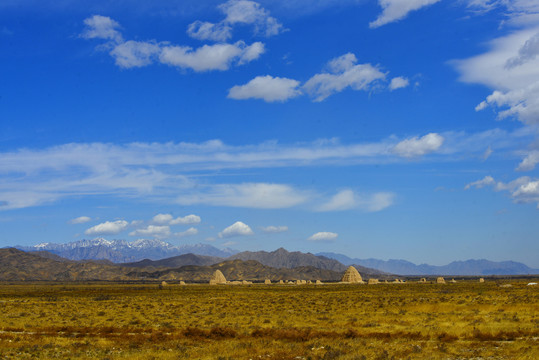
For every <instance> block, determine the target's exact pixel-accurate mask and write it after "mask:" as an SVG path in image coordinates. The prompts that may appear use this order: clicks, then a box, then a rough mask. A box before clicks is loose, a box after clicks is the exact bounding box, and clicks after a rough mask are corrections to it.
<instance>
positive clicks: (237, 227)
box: [218, 221, 254, 239]
mask: <svg viewBox="0 0 539 360" xmlns="http://www.w3.org/2000/svg"><path fill="white" fill-rule="evenodd" d="M248 235H254V232H253V230H251V228H250V227H249V225H247V224H244V223H242V222H241V221H236V222H235V223H234V224H232V225H230V226H229V227H227V228H226V229H224V230H223V231H221V232H220V233H219V235H218V236H219V238H221V239H223V238H231V237H235V236H248Z"/></svg>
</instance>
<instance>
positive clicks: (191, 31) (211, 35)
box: [187, 20, 232, 41]
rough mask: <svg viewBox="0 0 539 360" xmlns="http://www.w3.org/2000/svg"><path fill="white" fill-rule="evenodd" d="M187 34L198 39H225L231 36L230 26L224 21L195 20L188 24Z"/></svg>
mask: <svg viewBox="0 0 539 360" xmlns="http://www.w3.org/2000/svg"><path fill="white" fill-rule="evenodd" d="M187 34H188V35H189V36H190V37H192V38H195V39H198V40H213V41H226V40H228V39H230V38H231V37H232V27H231V26H229V25H227V24H225V23H218V24H214V23H211V22H207V21H200V20H197V21H195V22H193V23H191V24H189V26H188V27H187Z"/></svg>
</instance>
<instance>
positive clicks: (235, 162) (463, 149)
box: [0, 127, 536, 210]
mask: <svg viewBox="0 0 539 360" xmlns="http://www.w3.org/2000/svg"><path fill="white" fill-rule="evenodd" d="M439 135H440V136H441V137H442V138H443V139H444V142H443V146H441V147H440V148H439V149H437V151H436V154H433V155H432V156H436V160H437V161H441V162H444V161H445V162H447V161H455V160H459V159H463V158H468V159H470V158H472V159H478V160H480V159H481V157H482V156H483V154H484V152H485V148H487V147H489V146H490V147H491V149H492V150H493V151H495V152H496V153H497V154H499V156H505V157H507V158H516V156H518V154H523V151H522V149H521V146H522V144H523V143H525V142H528V141H532V140H533V138H534V136H536V133H535V132H534V131H532V129H531V128H530V127H522V128H519V129H516V130H514V131H512V132H508V131H505V130H501V129H492V130H486V131H483V132H479V133H472V134H469V133H465V132H462V131H460V132H445V133H441V134H439ZM407 140H410V139H407ZM418 140H419V139H418ZM402 142H403V139H402V138H399V137H397V136H390V137H388V138H385V139H380V140H378V141H375V142H363V143H348V144H343V143H341V142H340V141H339V140H338V139H321V140H316V141H312V142H304V143H291V144H280V143H278V142H263V143H259V144H252V145H251V144H248V145H238V146H231V145H228V144H224V143H223V142H222V141H219V140H211V141H207V142H202V143H184V142H180V143H172V142H170V143H130V144H104V143H72V144H65V145H59V146H53V147H47V148H42V149H20V150H14V151H8V152H0V210H10V209H17V208H25V207H31V206H38V205H44V204H48V203H52V202H54V201H57V200H58V199H62V198H70V197H81V196H84V197H89V196H113V197H130V198H138V199H146V200H151V201H158V202H161V203H166V204H170V203H174V202H176V200H177V199H178V198H179V199H180V201H179V202H180V203H183V204H207V205H217V206H237V207H244V206H245V207H258V208H285V207H292V206H297V205H301V204H308V203H309V202H311V203H310V205H312V207H311V208H317V206H316V204H313V203H312V202H313V201H314V200H316V199H320V198H321V196H320V195H317V193H316V192H315V191H313V192H310V191H305V190H301V189H297V188H295V187H293V186H290V185H286V184H268V183H254V184H211V183H210V184H201V183H199V180H198V178H196V177H190V176H189V175H183V174H190V173H193V172H200V171H208V170H211V171H215V170H225V169H256V168H267V169H269V168H279V167H310V166H328V165H338V166H355V165H359V164H388V163H402V162H406V161H404V160H403V159H406V157H402V155H403V154H408V155H410V156H411V155H412V154H418V153H421V152H424V151H426V149H425V147H420V150H421V149H422V150H421V151H419V150H414V151H412V150H407V151H404V149H401V150H402V151H404V152H403V153H401V154H399V153H397V152H396V150H395V146H397V145H398V144H399V143H402ZM408 143H410V141H408ZM412 143H413V142H412ZM420 143H421V142H420ZM405 144H406V142H405ZM400 148H405V147H404V146H403V145H401V146H400ZM431 149H432V147H431ZM427 150H428V149H427ZM427 160H428V159H422V158H419V159H417V161H427ZM530 160H531V158H530ZM526 163H527V162H524V163H523V164H526ZM530 164H531V163H530ZM522 166H524V165H522ZM521 169H522V170H523V169H524V167H522V168H521ZM13 174H17V176H13ZM30 189H31V190H30ZM321 190H322V191H324V189H321ZM368 196H369V195H367V198H368ZM361 199H364V196H362V197H361ZM360 209H361V207H360Z"/></svg>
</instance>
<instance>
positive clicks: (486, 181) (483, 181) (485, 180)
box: [464, 176, 496, 190]
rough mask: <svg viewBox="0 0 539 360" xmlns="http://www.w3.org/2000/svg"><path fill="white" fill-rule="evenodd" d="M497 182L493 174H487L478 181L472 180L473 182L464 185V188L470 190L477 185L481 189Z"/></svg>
mask: <svg viewBox="0 0 539 360" xmlns="http://www.w3.org/2000/svg"><path fill="white" fill-rule="evenodd" d="M495 183H496V181H494V178H493V177H492V176H485V177H484V178H483V179H481V180H477V181H474V182H471V183H469V184H467V185H466V186H465V187H464V190H469V189H471V188H472V187H475V188H477V189H481V188H482V187H485V186H490V185H494V184H495Z"/></svg>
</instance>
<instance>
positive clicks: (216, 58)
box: [81, 15, 265, 72]
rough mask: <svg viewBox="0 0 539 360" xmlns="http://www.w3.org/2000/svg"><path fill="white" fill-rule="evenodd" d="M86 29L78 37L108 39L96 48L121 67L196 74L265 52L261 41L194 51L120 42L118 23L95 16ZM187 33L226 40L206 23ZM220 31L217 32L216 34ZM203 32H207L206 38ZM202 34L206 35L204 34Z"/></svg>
mask: <svg viewBox="0 0 539 360" xmlns="http://www.w3.org/2000/svg"><path fill="white" fill-rule="evenodd" d="M84 23H85V24H86V28H85V30H84V31H83V33H82V35H81V36H82V37H84V38H86V39H90V38H99V39H104V40H109V41H108V42H107V43H105V44H104V45H101V46H99V47H98V49H110V52H109V54H110V55H111V56H112V57H113V58H114V60H115V62H116V65H118V66H119V67H121V68H134V67H143V66H148V65H151V64H152V63H154V62H158V63H162V64H166V65H171V66H175V67H179V68H182V69H191V70H194V71H197V72H202V71H211V70H221V71H223V70H228V69H229V68H230V67H231V66H232V65H243V64H246V63H248V62H251V61H253V60H256V59H258V58H259V57H260V55H262V54H263V53H264V51H265V46H264V44H263V43H261V42H255V43H253V44H251V45H247V44H246V43H245V42H243V41H237V42H235V43H234V44H226V43H220V44H214V45H204V46H201V47H199V48H197V49H193V48H192V47H189V46H178V45H171V44H170V43H169V42H157V41H154V40H151V41H133V40H128V41H124V39H123V38H122V36H121V34H120V33H119V32H118V31H117V30H116V28H119V24H118V23H117V22H116V21H114V20H112V19H111V18H108V17H104V16H99V15H95V16H93V17H91V18H87V19H85V20H84ZM191 25H192V26H190V28H189V29H190V30H188V31H189V32H191V33H192V35H193V36H195V37H196V36H198V37H204V36H210V37H211V36H213V37H220V38H224V37H226V28H223V29H221V30H219V29H217V28H210V25H211V24H210V23H199V22H197V23H193V24H191ZM219 31H220V33H219ZM206 33H211V34H210V35H207V34H206ZM204 34H206V35H204Z"/></svg>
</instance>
